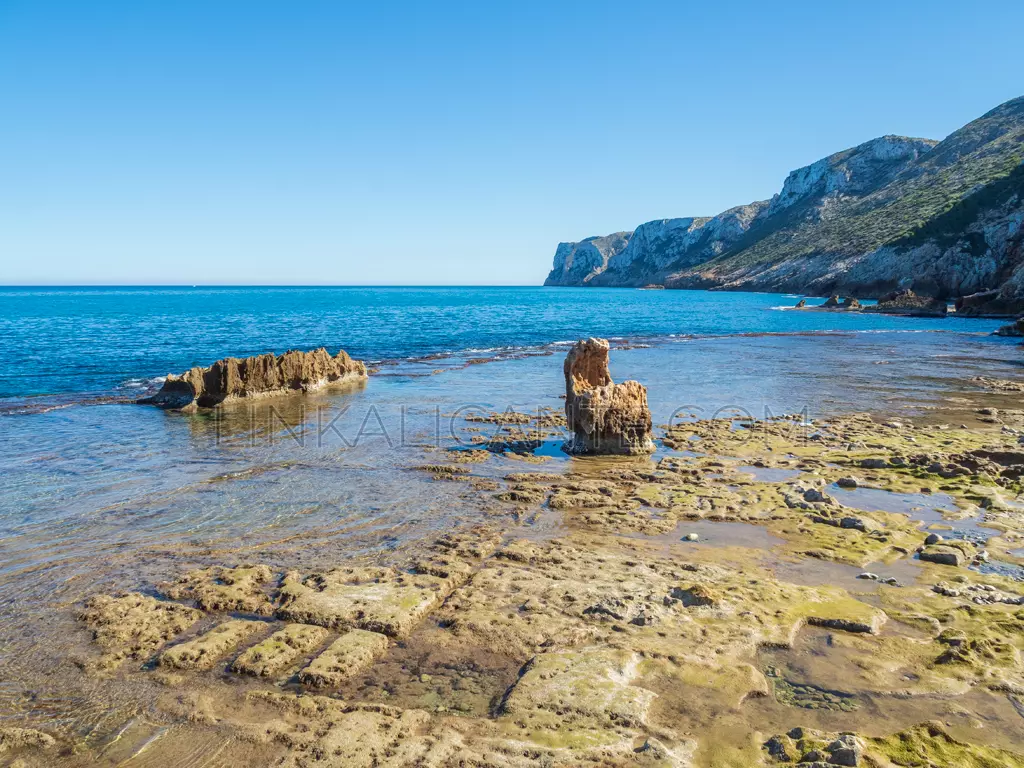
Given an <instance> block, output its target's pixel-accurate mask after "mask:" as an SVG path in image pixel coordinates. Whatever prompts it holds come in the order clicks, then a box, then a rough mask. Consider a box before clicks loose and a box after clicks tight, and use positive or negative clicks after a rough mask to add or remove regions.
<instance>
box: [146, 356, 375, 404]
mask: <svg viewBox="0 0 1024 768" xmlns="http://www.w3.org/2000/svg"><path fill="white" fill-rule="evenodd" d="M365 379H366V366H365V365H364V364H363V363H361V362H360V361H358V360H353V359H352V358H351V357H349V356H348V353H347V352H345V350H341V351H340V352H338V354H337V355H334V356H333V357H332V356H331V354H330V353H329V352H328V351H327V350H326V349H324V348H323V347H321V348H320V349H314V350H313V351H312V352H301V351H299V350H291V351H289V352H285V353H284V354H283V355H281V356H280V357H278V356H277V355H275V354H273V353H272V352H269V353H267V354H265V355H256V356H255V357H247V358H245V359H240V358H237V357H227V358H224V359H223V360H218V361H217V362H215V363H214V364H213V365H211V366H209V367H208V368H200V367H198V366H197V367H195V368H191V369H189V370H188V371H185V373H183V374H181V375H180V376H175V375H174V374H168V376H167V380H166V381H165V382H164V385H163V387H162V388H161V389H160V391H159V392H157V393H156V394H155V395H153V396H152V397H147V398H143V399H142V400H139V402H140V403H145V404H149V405H157V406H160V407H161V408H173V409H177V410H188V411H193V410H195V409H196V408H211V407H213V406H216V405H220V404H221V403H225V402H230V401H233V400H241V399H245V398H253V397H264V396H268V395H281V394H289V393H296V392H314V391H316V390H319V389H323V388H325V387H329V386H335V385H339V384H343V383H345V384H347V383H350V382H354V381H364V380H365Z"/></svg>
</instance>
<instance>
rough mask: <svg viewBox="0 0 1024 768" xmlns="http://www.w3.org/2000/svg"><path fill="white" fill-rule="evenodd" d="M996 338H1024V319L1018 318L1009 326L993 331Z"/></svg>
mask: <svg viewBox="0 0 1024 768" xmlns="http://www.w3.org/2000/svg"><path fill="white" fill-rule="evenodd" d="M993 333H995V335H996V336H1024V317H1018V318H1017V319H1016V320H1014V321H1013V322H1012V323H1010V324H1009V325H1004V326H1002V327H1000V328H997V329H996V330H995V331H993Z"/></svg>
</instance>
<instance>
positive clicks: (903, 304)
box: [864, 288, 947, 317]
mask: <svg viewBox="0 0 1024 768" xmlns="http://www.w3.org/2000/svg"><path fill="white" fill-rule="evenodd" d="M864 311H865V312H879V313H882V314H887V315H912V316H914V317H945V315H946V311H947V306H946V302H944V301H942V300H940V299H935V298H932V297H931V296H918V295H917V294H916V293H914V292H913V291H912V290H910V289H909V288H901V289H899V290H897V291H890V292H889V293H887V294H885V295H884V296H879V297H878V303H877V304H875V305H874V306H873V307H866V308H865V310H864Z"/></svg>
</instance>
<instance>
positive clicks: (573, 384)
mask: <svg viewBox="0 0 1024 768" xmlns="http://www.w3.org/2000/svg"><path fill="white" fill-rule="evenodd" d="M608 349H609V344H608V342H607V341H606V340H605V339H586V340H585V341H578V342H576V344H575V345H574V346H573V348H572V349H571V350H569V354H568V355H566V358H565V365H564V368H563V370H564V372H565V417H566V422H567V424H568V427H569V429H571V430H572V431H573V435H572V437H571V438H569V440H568V441H566V443H565V445H564V446H563V448H564V449H565V451H566V452H567V453H572V454H621V455H637V454H643V453H651V452H653V451H654V443H653V442H652V441H651V411H650V409H649V408H648V407H647V389H646V388H645V387H644V386H643V384H641V383H640V382H638V381H624V382H622V383H621V384H616V383H615V382H613V381H612V377H611V374H610V373H609V372H608Z"/></svg>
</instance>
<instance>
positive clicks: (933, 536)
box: [924, 533, 942, 546]
mask: <svg viewBox="0 0 1024 768" xmlns="http://www.w3.org/2000/svg"><path fill="white" fill-rule="evenodd" d="M941 541H942V537H941V536H940V535H939V534H937V533H929V534H928V538H926V539H925V540H924V543H925V544H927V545H928V546H931V545H932V544H938V543H939V542H941Z"/></svg>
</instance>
